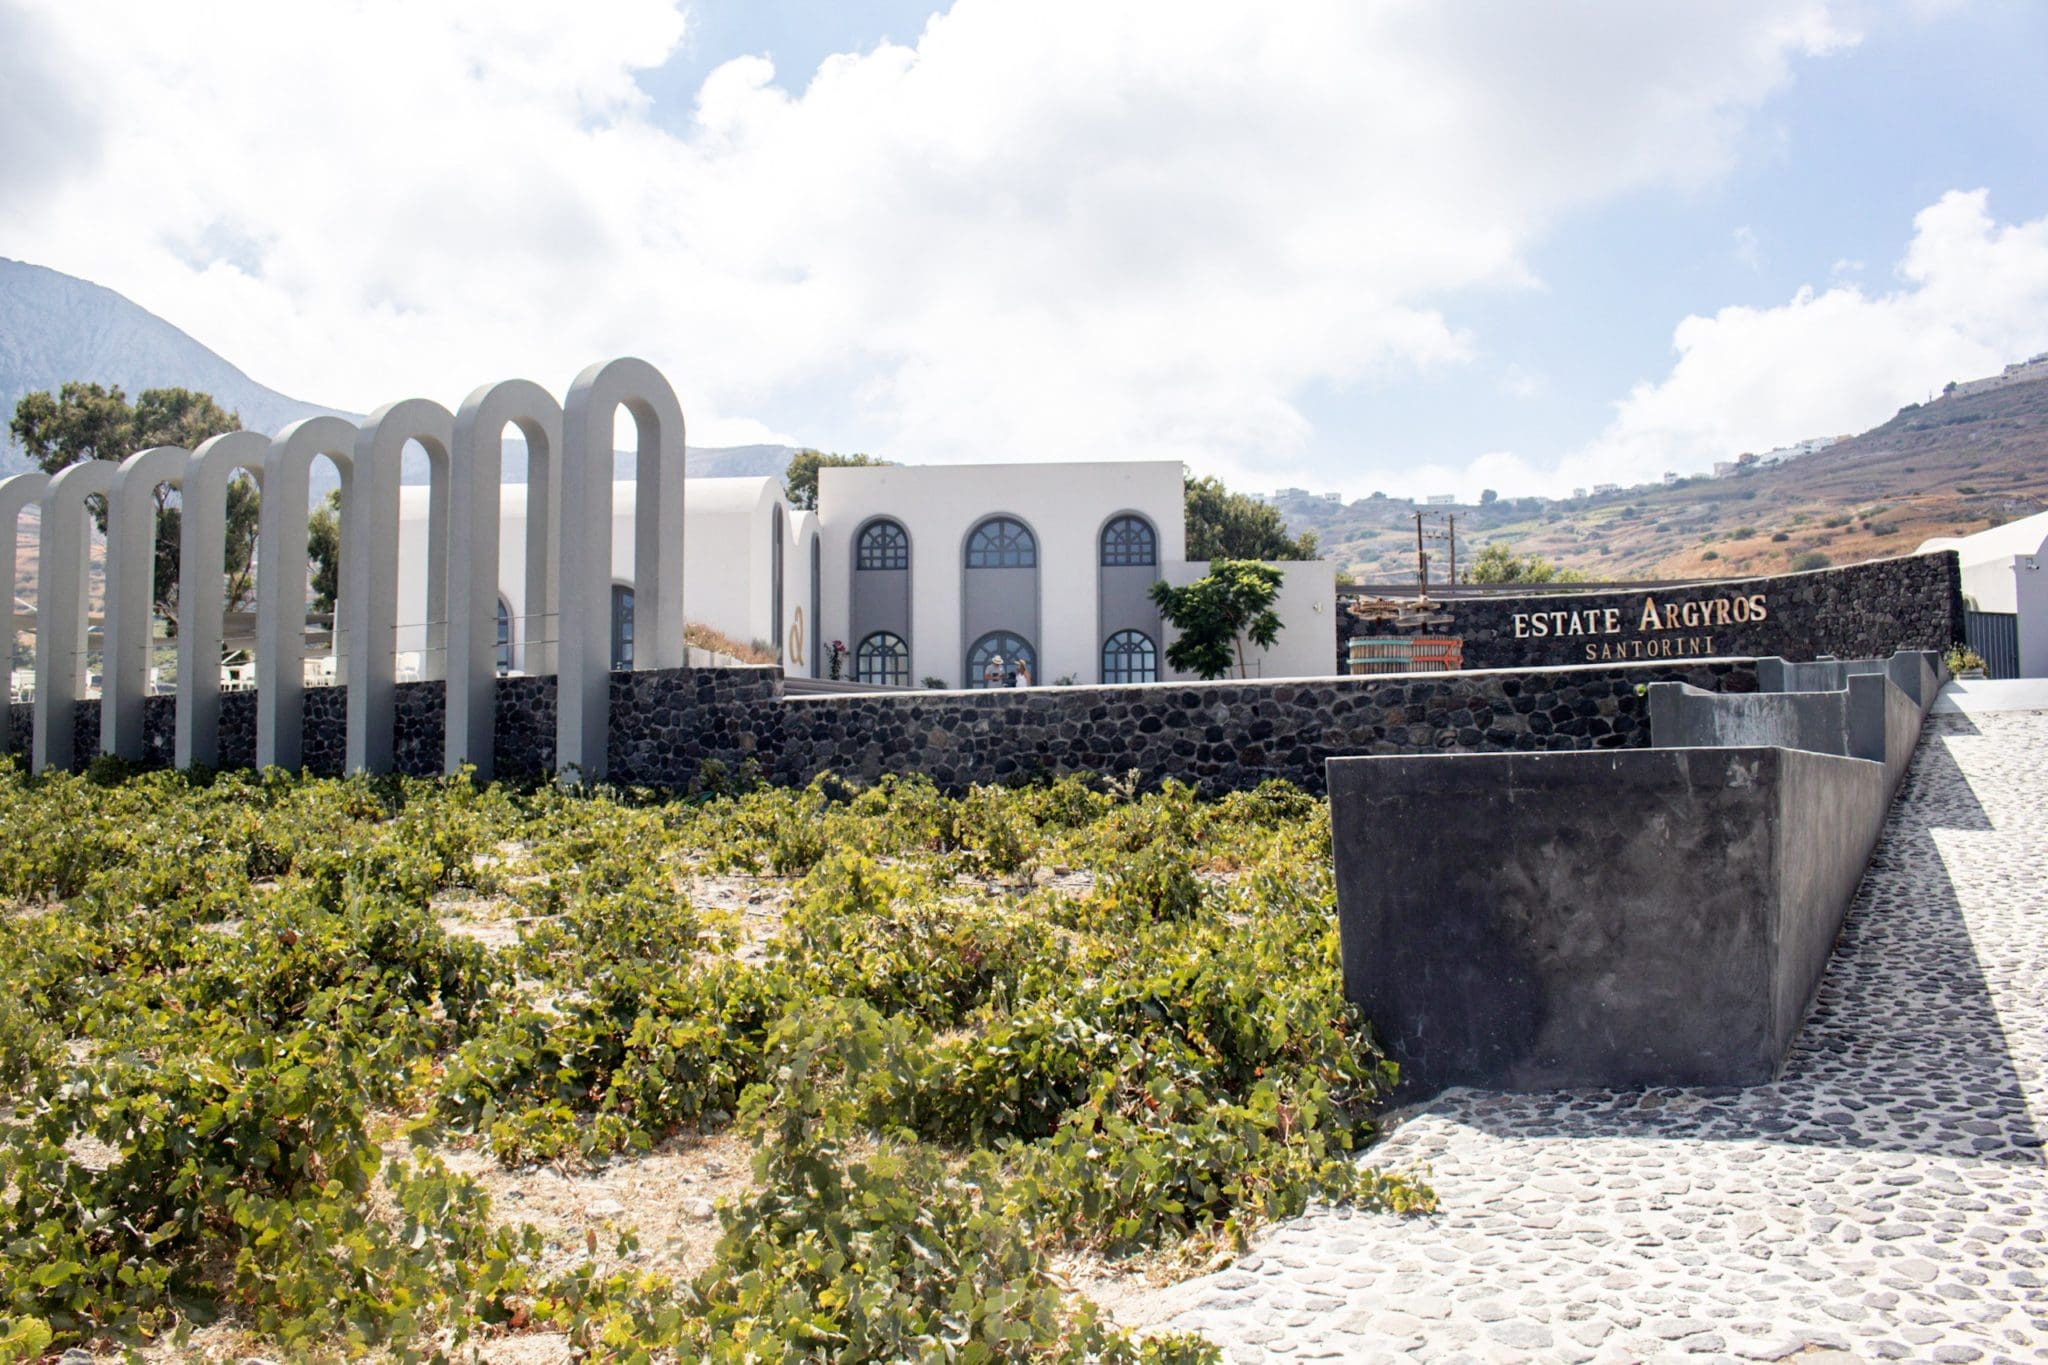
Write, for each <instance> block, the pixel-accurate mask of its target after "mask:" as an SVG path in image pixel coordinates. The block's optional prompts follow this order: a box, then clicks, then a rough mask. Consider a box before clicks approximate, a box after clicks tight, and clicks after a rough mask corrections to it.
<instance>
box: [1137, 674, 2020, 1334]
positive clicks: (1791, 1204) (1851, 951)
mask: <svg viewBox="0 0 2048 1365" xmlns="http://www.w3.org/2000/svg"><path fill="white" fill-rule="evenodd" d="M2044 1127H2048V712H2041V711H2033V712H1998V713H1991V712H1980V713H1975V714H1960V715H1940V714H1937V715H1935V716H1932V717H1930V719H1929V721H1928V723H1927V729H1926V731H1925V733H1924V735H1923V739H1922V743H1921V746H1920V750H1919V753H1918V754H1917V756H1916V758H1915V760H1914V764H1913V768H1912V770H1911V772H1910V774H1909V775H1908V777H1907V779H1906V782H1905V784H1904V786H1903V788H1902V790H1901V794H1900V798H1899V800H1898V802H1897V803H1896V805H1895V806H1894V808H1893V810H1892V813H1891V817H1890V821H1889V824H1888V826H1887V830H1886V835H1885V839H1884V841H1883V842H1882V844H1881V845H1880V847H1879V851H1878V855H1877V857H1876V860H1875V862H1874V863H1873V865H1872V867H1871V869H1870V871H1869V873H1868V874H1867V875H1866V877H1865V879H1864V882H1863V886H1862V889H1861V891H1860V892H1859V893H1858V896H1857V900H1856V903H1855V905H1854V907H1853V908H1852V910H1851V912H1850V915H1849V919H1848V923H1847V925H1846V927H1845V930H1844V934H1843V937H1842V940H1841V942H1840V943H1839V945H1838V946H1837V948H1836V952H1835V957H1834V960H1833V962H1832V964H1831V966H1830V968H1829V971H1828V975H1827V978H1826V980H1825V981H1824V983H1823V984H1822V987H1821V990H1820V993H1819V996H1818V999H1817V1000H1816V1002H1815V1004H1814V1007H1813V1010H1812V1012H1811V1014H1810V1015H1809V1017H1808V1019H1807V1022H1806V1027H1805V1029H1804V1031H1803V1032H1802V1034H1801V1036H1800V1038H1799V1041H1798V1043H1797V1045H1796V1046H1795V1049H1794V1052H1793V1055H1792V1057H1791V1060H1790V1062H1789V1063H1788V1065H1787V1067H1786V1070H1785V1074H1784V1078H1783V1079H1782V1080H1781V1081H1779V1082H1778V1083H1777V1084H1774V1085H1768V1086H1761V1087H1755V1088H1751V1089H1746V1090H1736V1089H1660V1090H1652V1091H1647V1092H1645V1091H1640V1090H1638V1091H1571V1092H1552V1093H1546V1094H1523V1095H1491V1094H1483V1093H1479V1092H1476V1091H1466V1090H1455V1091H1449V1092H1446V1093H1445V1094H1443V1095H1441V1096H1439V1097H1438V1098H1437V1099H1435V1100H1433V1101H1431V1102H1429V1103H1428V1104H1426V1105H1424V1106H1421V1107H1420V1108H1419V1109H1417V1110H1416V1111H1414V1112H1412V1113H1410V1114H1408V1115H1407V1116H1405V1118H1404V1119H1403V1120H1402V1121H1401V1122H1400V1123H1399V1125H1398V1126H1397V1127H1396V1128H1395V1129H1394V1131H1393V1132H1392V1134H1391V1135H1390V1136H1389V1137H1388V1138H1387V1139H1386V1140H1385V1141H1383V1142H1382V1143H1380V1144H1379V1145H1378V1146H1377V1147H1375V1148H1374V1149H1373V1150H1372V1151H1371V1152H1370V1153H1369V1154H1368V1156H1367V1158H1366V1159H1367V1160H1368V1161H1369V1162H1370V1163H1371V1164H1373V1165H1377V1166H1383V1167H1387V1168H1390V1169H1399V1170H1406V1171H1419V1172H1421V1173H1423V1174H1424V1175H1425V1176H1426V1177H1427V1179H1428V1180H1429V1182H1430V1183H1431V1184H1432V1185H1433V1186H1434V1188H1435V1189H1436V1190H1437V1192H1438V1194H1439V1196H1440V1197H1441V1199H1442V1210H1441V1211H1440V1212H1439V1213H1437V1214H1436V1215H1434V1216H1431V1217H1428V1218H1410V1219H1402V1218H1396V1217H1393V1216H1390V1215H1384V1214H1375V1213H1365V1212H1359V1211H1356V1210H1349V1209H1334V1208H1321V1209H1315V1210H1312V1211H1310V1212H1309V1213H1308V1214H1306V1215H1304V1216H1303V1217H1300V1218H1297V1219H1294V1220H1291V1221H1289V1222H1287V1223H1284V1224H1281V1225H1279V1226H1277V1227H1275V1228H1273V1229H1272V1230H1270V1231H1269V1232H1268V1233H1267V1234H1266V1235H1264V1236H1263V1237H1262V1238H1260V1239H1259V1241H1258V1242H1257V1243H1255V1245H1254V1247H1253V1249H1252V1254H1250V1255H1247V1256H1245V1257H1243V1258H1241V1259H1240V1260H1239V1261H1237V1263H1236V1264H1235V1265H1233V1266H1232V1267H1230V1268H1229V1269H1227V1270H1224V1271H1222V1272H1220V1273H1217V1274H1214V1275H1210V1276H1206V1277H1204V1278H1203V1279H1200V1280H1195V1281H1190V1282H1188V1283H1186V1284H1182V1285H1178V1286H1175V1287H1174V1288H1172V1289H1169V1290H1164V1291H1160V1292H1159V1294H1157V1295H1155V1296H1150V1301H1149V1302H1148V1301H1146V1300H1145V1299H1140V1300H1139V1301H1137V1302H1135V1303H1132V1304H1127V1305H1126V1306H1125V1307H1124V1308H1123V1309H1122V1310H1121V1311H1120V1313H1119V1316H1123V1317H1126V1318H1129V1319H1131V1320H1133V1321H1145V1322H1149V1323H1153V1324H1156V1325H1158V1326H1161V1327H1166V1328H1172V1329H1187V1330H1195V1331H1199V1332H1201V1333H1203V1334H1204V1335H1206V1336H1207V1337H1209V1338H1210V1339H1211V1340H1212V1341H1215V1342H1216V1343H1217V1344H1218V1345H1219V1346H1221V1347H1222V1348H1223V1350H1224V1353H1225V1356H1226V1358H1227V1359H1229V1360H1232V1361H1257V1360H1346V1361H1372V1360H1382V1359H1398V1360H1411V1359H1412V1360H1441V1361H1636V1360H1686V1361H1701V1360H1712V1361H1754V1360H1778V1359H1785V1358H1807V1359H1812V1360H1818V1359H1832V1360H1843V1359H1850V1360H1858V1361H1877V1360H1925V1361H1943V1362H1947V1361H1986V1362H1993V1361H2048V1172H2044V1167H2043V1154H2042V1133H2043V1131H2044Z"/></svg>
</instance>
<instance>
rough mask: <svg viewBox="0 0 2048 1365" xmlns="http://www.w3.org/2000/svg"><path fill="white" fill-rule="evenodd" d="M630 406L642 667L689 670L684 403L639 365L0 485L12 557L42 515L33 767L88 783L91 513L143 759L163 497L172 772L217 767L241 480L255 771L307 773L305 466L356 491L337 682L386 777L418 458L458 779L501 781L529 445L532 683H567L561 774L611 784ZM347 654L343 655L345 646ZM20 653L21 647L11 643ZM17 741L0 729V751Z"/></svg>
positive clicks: (132, 742) (131, 724)
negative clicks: (91, 509)
mask: <svg viewBox="0 0 2048 1365" xmlns="http://www.w3.org/2000/svg"><path fill="white" fill-rule="evenodd" d="M621 409H623V410H624V411H625V412H627V413H628V414H630V415H631V417H632V419H633V423H634V426H635V428H636V433H637V462H636V466H635V472H634V476H633V477H634V482H635V485H636V489H635V504H634V506H635V510H634V526H633V587H632V591H633V594H634V604H633V605H634V614H635V616H636V618H637V625H636V630H635V636H636V638H635V640H634V642H633V655H632V667H633V668H635V669H640V670H653V669H672V668H680V667H681V666H682V665H683V662H684V658H685V647H684V643H683V605H682V604H683V496H684V493H683V487H684V480H683V449H684V431H683V412H682V407H681V404H680V403H678V401H677V400H676V396H675V391H674V390H673V389H672V388H671V387H670V386H669V383H668V381H667V380H666V379H664V378H663V377H662V375H661V373H660V372H659V371H658V370H656V369H655V368H654V367H653V366H652V365H649V364H648V363H647V362H645V361H643V360H636V359H632V358H621V359H617V360H611V361H606V362H602V363H599V364H596V365H592V366H591V367H589V368H588V369H586V370H584V371H583V372H582V373H581V374H579V375H577V376H576V378H575V380H574V382H572V383H571V384H570V386H569V391H568V395H567V398H566V399H565V400H564V401H562V402H559V403H558V402H557V401H556V400H555V398H554V397H553V396H552V395H551V394H549V393H548V391H547V390H546V389H544V388H542V387H541V386H540V385H538V384H535V383H532V382H531V381H528V380H523V379H509V380H505V381H503V382H501V383H496V384H487V385H484V386H483V387H481V388H479V389H477V390H476V391H475V392H473V393H471V394H470V395H469V397H468V398H467V399H466V400H464V402H463V403H462V405H461V407H460V408H459V409H457V410H456V411H455V412H452V413H451V412H449V411H448V409H447V408H445V407H443V406H441V405H440V404H439V403H436V402H433V401H431V400H429V399H424V398H409V399H404V400H402V401H400V402H396V403H390V404H387V405H385V406H384V407H381V408H379V409H377V411H375V412H374V413H372V414H370V416H369V417H368V418H367V419H366V420H365V421H364V422H363V424H362V425H361V426H360V427H357V426H356V425H354V424H352V423H350V422H347V421H344V420H343V419H341V418H338V417H314V418H308V419H306V420H304V421H300V422H295V423H293V424H292V425H290V426H288V427H286V428H285V429H284V430H283V431H281V432H279V433H278V434H277V435H276V437H274V438H272V437H268V436H264V435H262V434H260V433H256V432H249V431H238V432H233V433H230V434H228V435H225V436H217V437H214V438H213V439H212V440H209V441H207V442H205V443H204V444H202V445H200V446H199V448H198V449H197V450H193V451H186V450H183V449H180V448H178V447H175V446H157V447H153V448H151V449H149V450H144V451H139V452H137V453H136V454H134V455H132V456H130V457H129V458H128V459H126V460H124V461H122V462H120V463H119V464H118V465H117V464H115V463H113V462H111V461H105V460H88V461H84V462H81V463H79V464H75V465H72V466H70V467H69V468H67V469H64V470H62V471H60V472H58V473H57V474H55V475H44V474H19V475H15V476H13V477H11V478H7V479H0V524H4V525H6V526H7V527H8V528H9V529H8V535H9V541H10V543H12V542H13V541H14V539H15V537H16V536H17V535H18V531H19V526H20V522H21V517H22V514H23V513H24V512H25V511H26V510H27V509H28V508H29V507H30V505H32V504H33V505H36V506H37V507H38V509H39V513H40V516H39V529H38V533H37V534H38V542H37V584H36V615H35V635H36V675H35V701H34V720H33V727H32V739H31V749H32V753H31V761H32V763H33V766H34V767H35V768H36V770H38V771H41V770H42V769H44V768H47V767H52V766H55V767H62V768H68V767H74V766H76V765H77V762H78V761H79V760H80V759H81V758H82V757H83V755H79V754H76V753H74V752H73V748H74V745H73V740H72V733H73V717H74V715H75V711H76V706H77V702H78V700H79V697H80V693H81V684H82V682H83V680H84V673H85V669H84V652H83V650H82V648H81V647H80V644H81V641H82V640H83V639H84V637H85V629H86V616H85V586H86V577H85V575H86V571H87V556H88V553H89V549H90V544H91V531H92V527H91V519H90V517H89V514H88V512H87V501H86V500H87V499H88V498H89V497H93V496H95V495H97V496H100V497H104V498H105V499H106V500H107V545H106V566H105V574H106V603H105V614H104V624H103V629H102V637H103V641H104V644H103V650H102V657H103V681H102V686H101V695H100V744H99V747H100V750H101V752H103V753H106V754H113V755H118V756H120V757H123V758H129V759H140V758H142V757H143V756H144V751H145V741H144V734H143V711H144V700H143V699H144V697H145V696H146V695H147V693H148V681H149V650H150V637H151V629H152V620H151V617H152V607H151V603H152V599H153V593H152V582H151V580H152V576H153V573H154V564H155V537H156V526H155V517H154V509H155V490H156V488H157V487H158V486H159V485H161V484H166V483H169V484H173V485H176V486H177V487H178V488H179V490H180V496H181V500H182V502H183V509H184V510H183V523H182V530H181V540H180V544H179V592H178V605H177V639H178V688H177V697H176V710H175V721H174V723H175V737H174V755H175V762H176V763H177V765H178V766H180V767H190V766H193V765H195V764H197V765H207V766H213V765H216V764H218V763H219V761H220V704H221V678H220V668H219V659H220V649H221V636H222V611H223V606H224V603H223V601H222V599H223V596H224V590H223V585H222V577H221V572H220V568H221V563H222V560H223V558H224V555H225V551H226V539H227V526H226V513H225V503H226V496H227V485H228V481H229V480H230V479H231V478H232V477H234V475H235V474H236V473H237V472H243V473H247V474H248V475H249V476H250V477H252V478H254V479H255V480H256V481H257V483H258V484H259V486H260V487H261V489H262V493H263V501H262V512H261V519H260V522H259V525H258V530H257V551H256V563H257V583H256V597H257V601H256V762H257V765H258V766H259V767H268V766H272V765H275V766H277V767H281V768H286V769H296V768H298V767H300V766H301V763H302V758H303V754H304V748H305V745H304V734H303V732H302V715H303V701H304V686H305V682H304V675H303V664H304V656H305V624H306V602H305V593H306V574H307V553H306V503H307V495H308V491H309V483H310V475H311V470H312V467H313V462H314V461H315V460H317V459H319V458H322V457H325V458H327V459H328V460H331V461H332V462H333V464H334V465H335V467H336V469H338V470H339V471H340V474H341V485H342V500H341V501H342V506H341V537H342V545H341V572H340V583H339V588H340V591H339V593H338V596H337V601H336V631H335V640H336V646H337V653H338V655H339V659H338V676H339V678H340V680H341V681H343V682H345V683H346V685H347V688H348V692H347V737H346V745H345V759H344V763H345V767H346V769H347V771H350V772H371V773H383V772H389V771H391V769H392V766H393V760H394V748H395V713H396V707H395V705H394V702H395V688H396V685H397V666H396V645H395V642H396V629H397V602H398V537H399V504H400V497H399V487H400V473H401V466H402V461H403V456H404V451H405V448H406V446H407V445H408V444H411V443H417V444H418V445H419V446H420V447H421V448H423V449H424V450H425V451H426V452H427V458H428V466H429V470H430V484H431V487H430V491H429V512H428V549H427V604H428V609H427V617H428V620H429V623H430V624H429V632H430V646H432V647H430V649H429V651H428V655H427V657H428V658H429V659H430V660H432V661H433V662H432V663H431V664H430V666H429V670H428V674H427V676H430V677H443V678H445V680H446V731H445V740H444V744H443V760H444V764H445V766H446V770H447V771H449V772H455V771H458V770H459V769H460V768H461V767H462V766H463V765H465V764H469V765H473V766H474V767H475V768H476V769H477V771H478V773H479V775H480V776H484V777H488V776H490V775H491V773H492V771H493V766H494V754H493V751H492V729H493V719H494V697H495V692H494V689H495V685H496V678H497V670H496V660H497V654H498V619H497V618H498V600H499V599H498V582H497V578H498V548H499V545H498V542H499V534H498V532H499V485H500V483H501V482H502V478H503V443H504V436H505V433H506V431H507V429H508V428H513V429H516V430H517V431H518V432H519V434H520V436H521V437H523V438H524V440H525V442H526V449H527V476H526V477H527V506H528V514H527V523H526V535H527V550H526V556H525V562H526V570H525V572H526V584H525V600H526V602H527V603H528V607H527V610H528V611H529V612H533V611H536V610H538V611H539V612H542V613H545V614H547V615H550V616H554V617H556V618H557V619H558V621H559V626H560V628H559V632H558V640H557V641H556V642H555V644H554V646H553V647H552V648H544V649H542V650H541V651H539V652H538V653H536V654H530V655H529V665H530V669H531V671H546V672H553V673H554V674H555V675H556V729H555V766H556V769H557V771H558V772H560V773H562V774H563V775H565V776H568V777H572V778H578V779H581V780H591V781H594V780H598V779H601V778H602V777H603V776H604V775H605V769H606V746H607V744H608V742H609V737H610V672H611V663H612V638H611V636H612V630H611V622H612V616H613V610H612V589H613V580H612V483H613V473H612V465H613V459H612V451H613V428H614V425H615V422H616V419H617V414H618V413H619V411H620V410H621ZM15 575H16V569H15V555H14V554H11V553H10V554H9V555H7V556H6V559H5V564H4V566H0V602H4V603H6V604H8V605H9V606H10V608H11V606H12V604H13V602H14V600H15V598H14V593H15V588H16V583H15ZM344 623H345V627H346V630H345V633H346V637H347V644H346V645H345V646H344V645H343V643H342V640H343V635H344V629H343V627H344ZM11 634H12V632H10V636H11ZM8 742H9V727H5V726H0V748H4V746H5V745H6V744H7V743H8Z"/></svg>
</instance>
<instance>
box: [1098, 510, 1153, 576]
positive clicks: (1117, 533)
mask: <svg viewBox="0 0 2048 1365" xmlns="http://www.w3.org/2000/svg"><path fill="white" fill-rule="evenodd" d="M1158 562H1159V538H1158V537H1157V536H1155V535H1154V534H1152V523H1150V522H1148V521H1146V520H1145V519H1144V518H1143V517H1117V518H1116V519H1115V520H1113V521H1111V522H1110V523H1109V525H1107V526H1105V527H1103V528H1102V563H1103V565H1104V566H1105V567H1107V568H1124V567H1128V566H1130V565H1134V564H1157V563H1158Z"/></svg>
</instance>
